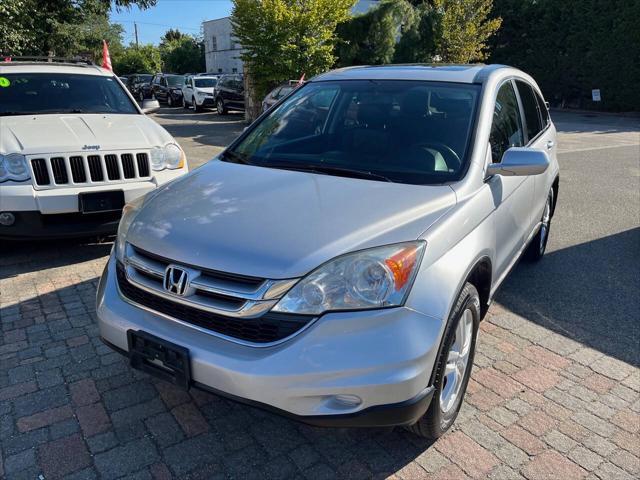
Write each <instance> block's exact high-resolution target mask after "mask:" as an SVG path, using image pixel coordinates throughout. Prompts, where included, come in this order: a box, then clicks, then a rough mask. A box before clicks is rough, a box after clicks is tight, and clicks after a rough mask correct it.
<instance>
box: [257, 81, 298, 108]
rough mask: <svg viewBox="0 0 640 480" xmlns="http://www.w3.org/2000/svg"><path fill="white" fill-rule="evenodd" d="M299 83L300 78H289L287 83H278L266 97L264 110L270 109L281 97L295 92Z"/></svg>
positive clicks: (263, 103) (263, 105)
mask: <svg viewBox="0 0 640 480" xmlns="http://www.w3.org/2000/svg"><path fill="white" fill-rule="evenodd" d="M299 85H300V82H299V80H289V81H288V82H287V83H283V84H281V85H278V86H277V87H276V88H274V89H273V90H271V91H270V92H269V94H268V95H267V96H266V97H264V100H263V101H262V111H263V112H266V111H267V110H269V109H270V108H271V107H273V106H274V105H275V104H276V103H278V102H279V101H280V100H281V99H283V98H284V97H286V96H287V95H289V94H290V93H291V92H293V91H294V90H295V89H296V88H297V87H298V86H299Z"/></svg>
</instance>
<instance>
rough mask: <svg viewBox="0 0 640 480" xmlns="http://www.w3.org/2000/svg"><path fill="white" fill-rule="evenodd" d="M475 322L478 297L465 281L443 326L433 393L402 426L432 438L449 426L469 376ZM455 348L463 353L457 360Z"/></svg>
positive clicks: (474, 341)
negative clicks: (414, 419)
mask: <svg viewBox="0 0 640 480" xmlns="http://www.w3.org/2000/svg"><path fill="white" fill-rule="evenodd" d="M479 324H480V296H479V295H478V291H477V290H476V288H475V287H474V286H473V285H472V284H470V283H467V284H465V286H464V288H463V289H462V292H460V295H459V296H458V299H457V301H456V303H455V305H454V307H453V310H452V312H451V315H450V316H449V321H448V323H447V326H446V328H445V332H444V336H443V338H444V340H443V342H442V347H441V350H440V352H439V354H438V362H437V363H436V367H435V377H434V380H433V385H434V386H435V392H434V394H433V398H432V400H431V404H430V405H429V408H428V409H427V411H426V412H425V414H424V415H423V416H422V418H420V420H418V421H417V422H416V423H415V424H413V425H410V426H408V427H406V428H407V430H409V431H410V432H412V433H415V434H416V435H418V436H420V437H424V438H430V439H433V440H435V439H436V438H439V437H441V436H442V435H443V434H444V433H445V432H446V431H447V430H448V429H449V428H450V427H451V425H453V422H454V421H455V419H456V417H457V416H458V412H459V411H460V407H461V406H462V399H463V398H464V394H465V392H466V391H467V384H468V383H469V377H470V376H471V368H472V367H473V357H474V354H475V350H476V338H477V336H478V325H479ZM457 337H461V338H457ZM456 349H458V353H460V352H463V355H462V356H460V355H458V357H457V358H458V361H457V362H456V361H455V360H454V361H452V360H451V358H450V357H453V356H454V353H456ZM464 359H466V365H464V370H463V371H462V373H460V363H461V361H462V362H464V361H465V360H464ZM452 364H453V366H452ZM447 365H449V368H447ZM447 386H449V389H447Z"/></svg>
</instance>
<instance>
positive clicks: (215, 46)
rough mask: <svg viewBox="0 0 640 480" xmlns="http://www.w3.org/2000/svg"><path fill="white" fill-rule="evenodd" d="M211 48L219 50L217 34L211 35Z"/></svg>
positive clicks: (215, 50)
mask: <svg viewBox="0 0 640 480" xmlns="http://www.w3.org/2000/svg"><path fill="white" fill-rule="evenodd" d="M211 50H213V51H214V52H217V51H218V39H217V38H216V36H215V35H213V36H212V37H211Z"/></svg>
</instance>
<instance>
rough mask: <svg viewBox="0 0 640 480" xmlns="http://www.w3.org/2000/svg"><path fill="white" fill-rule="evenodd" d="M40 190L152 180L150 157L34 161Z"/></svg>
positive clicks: (122, 156)
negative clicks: (41, 187)
mask: <svg viewBox="0 0 640 480" xmlns="http://www.w3.org/2000/svg"><path fill="white" fill-rule="evenodd" d="M31 169H32V171H33V181H34V183H35V185H36V186H48V187H49V188H52V187H54V186H57V185H70V184H72V183H73V184H74V185H87V184H93V183H109V182H122V181H125V180H136V179H143V178H148V177H149V176H150V174H151V169H150V165H149V155H148V154H146V153H143V152H139V153H122V154H115V153H109V154H105V155H86V156H85V155H79V154H78V155H71V156H68V157H64V156H56V157H49V158H46V157H45V158H34V159H32V160H31Z"/></svg>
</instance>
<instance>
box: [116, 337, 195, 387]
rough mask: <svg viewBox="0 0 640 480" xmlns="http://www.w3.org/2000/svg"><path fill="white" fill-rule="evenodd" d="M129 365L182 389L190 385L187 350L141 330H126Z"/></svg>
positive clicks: (189, 363)
mask: <svg viewBox="0 0 640 480" xmlns="http://www.w3.org/2000/svg"><path fill="white" fill-rule="evenodd" d="M127 342H128V344H129V364H130V365H131V366H132V367H133V368H135V369H138V370H142V371H143V372H146V373H148V374H150V375H153V376H154V377H158V378H161V379H163V380H165V381H167V382H170V383H173V384H174V385H177V386H179V387H182V388H184V389H187V390H188V389H189V386H190V385H191V362H190V359H189V350H188V349H186V348H185V347H181V346H180V345H176V344H175V343H171V342H168V341H166V340H164V339H162V338H160V337H156V336H155V335H152V334H150V333H148V332H145V331H142V330H137V331H136V330H128V331H127Z"/></svg>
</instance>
